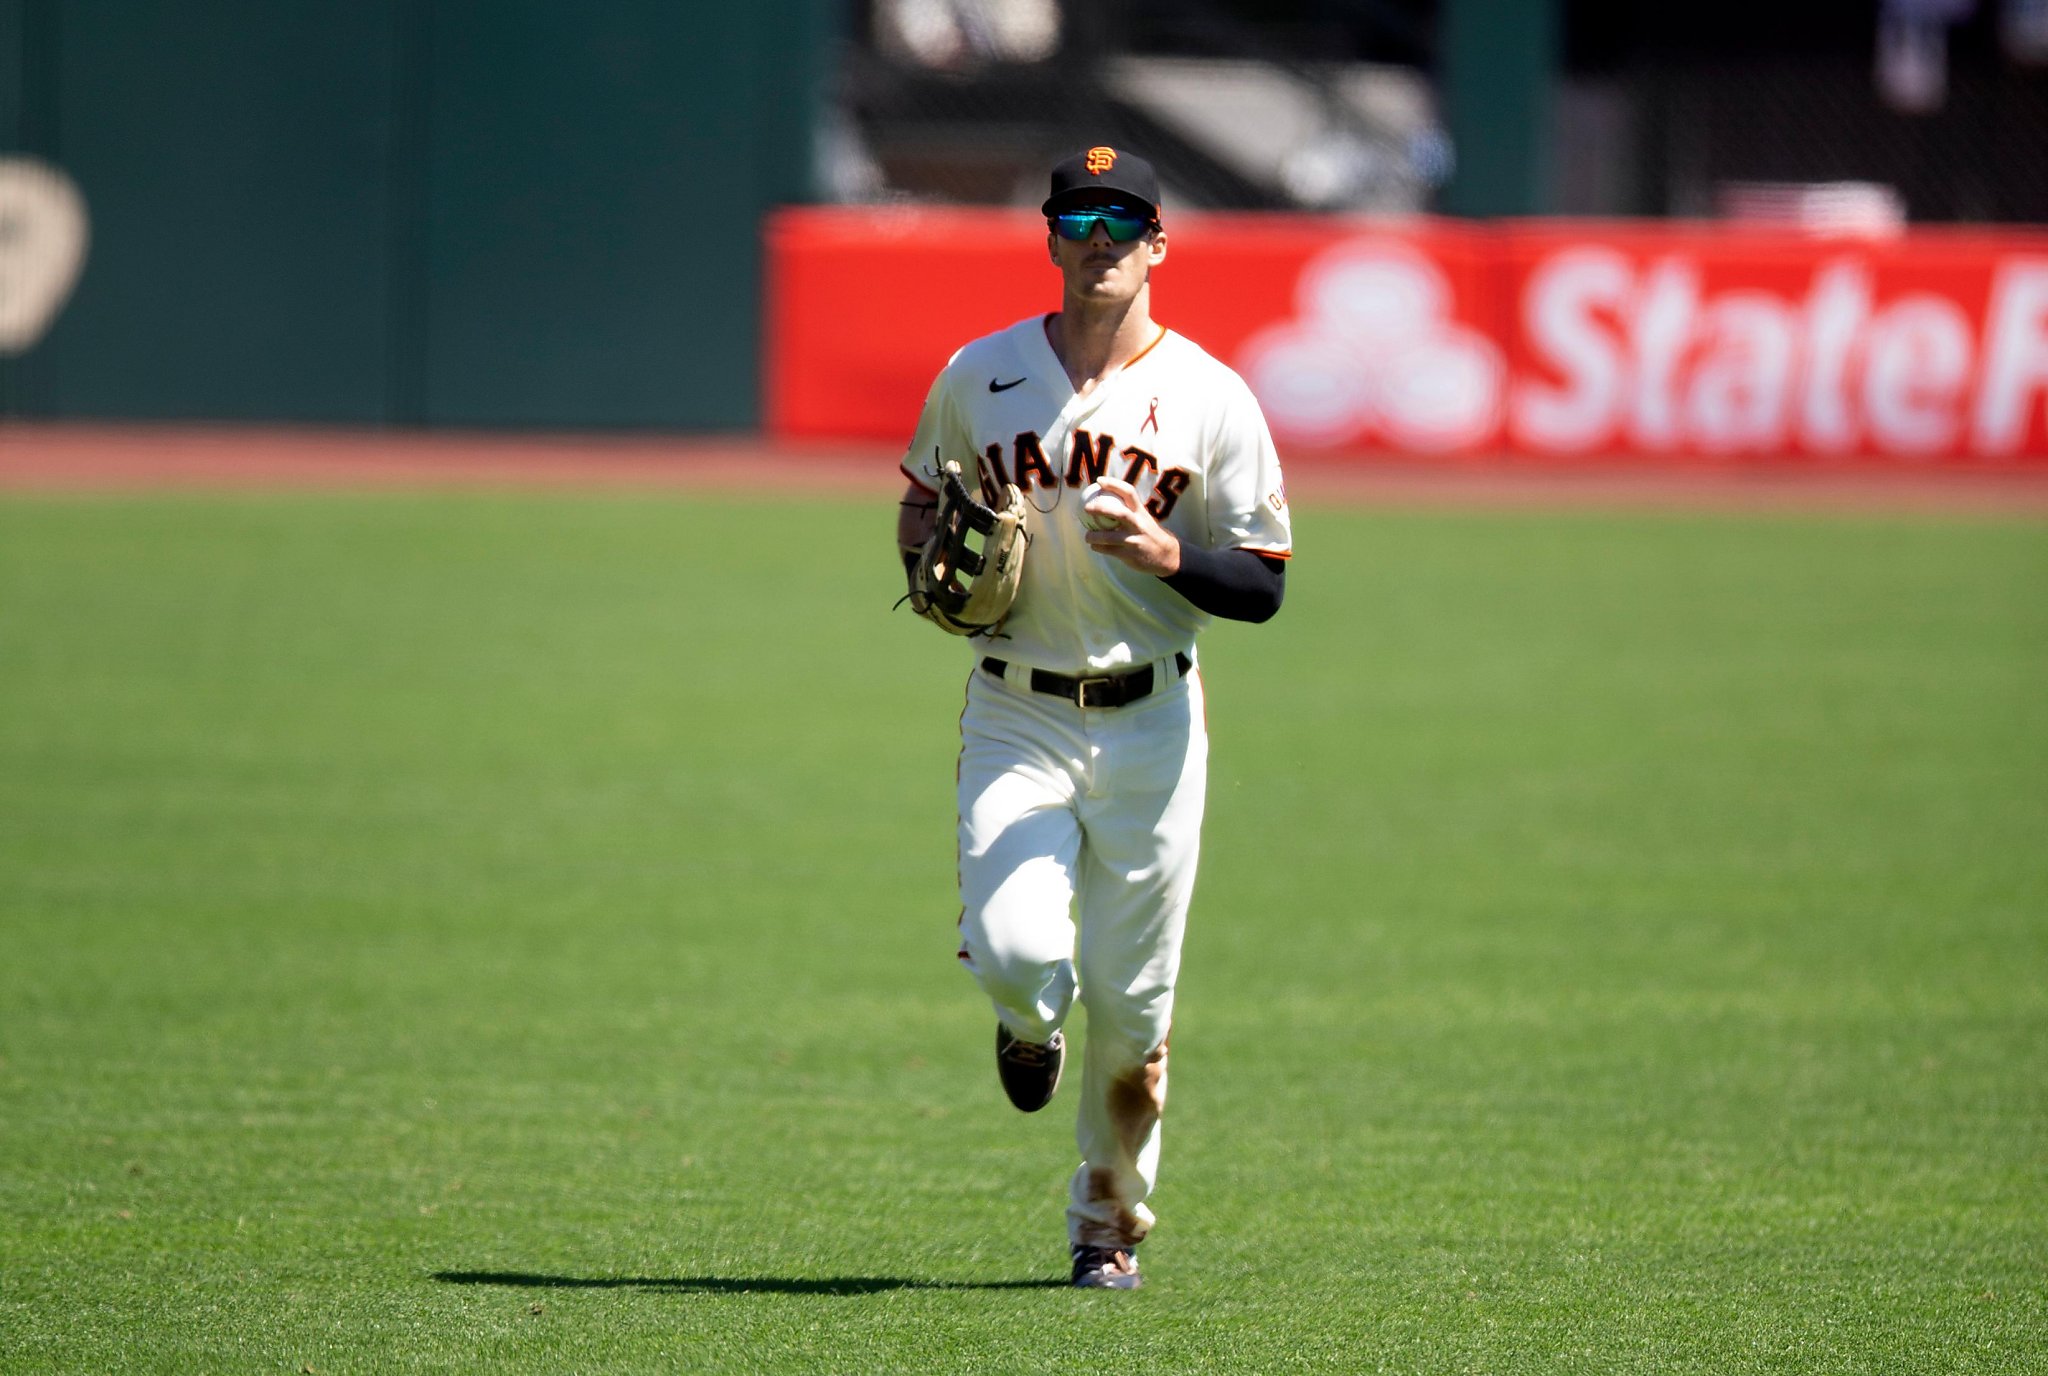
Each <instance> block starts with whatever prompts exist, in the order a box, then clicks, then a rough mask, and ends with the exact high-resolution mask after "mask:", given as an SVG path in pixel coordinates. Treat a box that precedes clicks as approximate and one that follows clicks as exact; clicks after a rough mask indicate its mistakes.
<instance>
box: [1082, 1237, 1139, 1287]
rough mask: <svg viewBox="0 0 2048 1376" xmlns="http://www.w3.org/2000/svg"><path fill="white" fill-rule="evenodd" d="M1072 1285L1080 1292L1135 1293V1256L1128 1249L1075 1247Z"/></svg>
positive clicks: (1136, 1267) (1136, 1282) (1135, 1253)
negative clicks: (1112, 1291)
mask: <svg viewBox="0 0 2048 1376" xmlns="http://www.w3.org/2000/svg"><path fill="white" fill-rule="evenodd" d="M1074 1284H1075V1285H1076V1286H1077V1287H1079V1288H1080V1289H1082V1290H1135V1289H1137V1288H1138V1287H1139V1286H1140V1285H1142V1284H1144V1282H1143V1281H1142V1280H1140V1279H1139V1278H1138V1253H1137V1250H1136V1249H1135V1248H1131V1247H1076V1248H1075V1249H1074Z"/></svg>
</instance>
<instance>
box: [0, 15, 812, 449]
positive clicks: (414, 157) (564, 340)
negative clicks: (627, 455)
mask: <svg viewBox="0 0 2048 1376" xmlns="http://www.w3.org/2000/svg"><path fill="white" fill-rule="evenodd" d="M826 14H827V10H826V8H825V5H824V3H823V0H762V2H761V3H753V4H747V5H722V4H710V3H695V2H693V0H607V2H606V3H605V4H602V5H563V4H560V3H557V2H555V0H547V2H545V3H544V2H543V0H492V2H491V3H485V0H293V3H291V4H277V3H275V0H0V83H4V84H5V86H6V88H7V93H6V94H4V95H0V154H5V153H10V152H24V151H25V152H28V153H32V154H34V155H35V156H38V157H41V158H44V159H46V160H48V161H50V162H53V163H55V164H56V165H57V166H58V167H60V168H62V169H63V170H64V171H65V172H66V173H67V174H69V175H70V176H71V177H72V179H73V180H74V181H76V182H77V184H78V185H79V187H80V189H81V191H82V192H83V193H84V195H85V198H86V201H87V205H88V208H89V211H90V214H91V217H92V247H91V251H90V256H89V258H88V260H87V263H86V267H85V271H84V274H83V276H82V278H81V279H80V281H79V285H78V287H77V290H76V292H75V293H74V295H73V298H72V300H71V301H70V303H69V305H68V306H67V308H66V309H65V311H64V313H63V314H62V315H61V316H60V317H59V319H58V320H57V322H56V324H55V325H54V326H53V327H52V329H51V330H50V332H49V334H48V335H47V336H46V337H45V338H44V339H43V340H42V341H41V342H40V343H39V344H38V345H37V346H36V347H35V348H34V349H32V350H31V351H30V352H29V353H28V354H26V355H24V356H22V357H20V358H17V359H12V360H4V361H0V407H5V408H6V410H7V411H9V412H11V413H13V414H23V415H44V416H79V417H131V418H155V417H163V418H218V419H229V420H285V421H326V422H340V423H365V422H386V421H388V422H398V423H427V424H443V425H479V426H562V427H609V426H629V427H647V428H676V429H694V428H707V427H739V426H749V425H752V424H754V423H756V421H757V419H758V415H759V400H758V394H759V376H758V374H759V364H758V357H757V356H758V353H759V348H760V343H759V323H758V319H757V314H758V302H759V297H760V267H761V250H760V241H759V240H760V234H759V222H760V218H761V215H762V213H763V212H764V211H765V210H766V209H767V208H768V207H770V206H772V205H774V204H777V203H781V202H789V201H800V200H805V199H808V198H809V191H810V182H811V149H810V131H811V130H812V129H813V128H814V127H815V124H816V117H817V113H818V107H819V102H820V100H821V99H822V91H823V82H822V71H821V64H822V60H823V56H824V52H825V44H826V41H827V38H828V37H829V35H828V33H827V23H826V19H825V16H826ZM17 73H18V74H19V76H18V79H10V78H11V77H13V76H14V75H15V74H17Z"/></svg>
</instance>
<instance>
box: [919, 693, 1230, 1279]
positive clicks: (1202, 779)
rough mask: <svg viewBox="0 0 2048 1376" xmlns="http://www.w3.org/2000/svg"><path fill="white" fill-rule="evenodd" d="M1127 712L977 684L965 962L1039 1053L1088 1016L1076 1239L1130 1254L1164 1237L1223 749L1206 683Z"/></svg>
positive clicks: (968, 769)
mask: <svg viewBox="0 0 2048 1376" xmlns="http://www.w3.org/2000/svg"><path fill="white" fill-rule="evenodd" d="M1153 672H1154V676H1155V682H1157V683H1160V684H1162V685H1163V686H1162V687H1159V688H1157V689H1155V690H1154V691H1153V692H1152V693H1151V694H1150V695H1148V696H1146V697H1144V698H1141V699H1139V700H1138V701H1136V702H1132V703H1128V704H1126V705H1124V706H1122V707H1109V708H1082V707H1078V706H1076V705H1075V704H1074V703H1072V702H1069V701H1067V700H1066V699H1064V698H1061V697H1057V696H1054V695H1051V694H1047V693H1039V692H1034V691H1032V689H1031V688H1030V687H1029V686H1028V683H1029V678H1030V670H1029V669H1028V668H1025V667H1024V666H1022V665H1015V664H1013V665H1011V666H1010V668H1009V671H1008V673H1007V675H1006V677H1005V678H1002V679H998V678H997V677H996V676H995V675H993V674H991V673H989V672H987V671H986V670H984V669H982V668H980V667H979V663H978V661H977V667H976V668H975V670H974V672H973V675H972V677H971V678H970V680H969V683H968V687H967V706H966V710H965V711H964V712H963V713H962V714H961V718H960V734H961V748H960V794H959V803H960V900H961V909H962V911H961V918H960V935H961V944H960V959H961V961H962V963H963V964H965V965H966V967H967V969H968V971H969V972H970V973H971V974H973V976H974V978H975V980H976V981H977V982H978V983H979V984H980V985H981V988H982V990H983V992H985V993H986V994H987V995H988V996H989V998H990V1000H991V1001H992V1002H993V1003H994V1004H995V1009H996V1016H997V1017H998V1018H1000V1019H1001V1020H1002V1022H1003V1025H1004V1026H1006V1027H1008V1028H1009V1029H1010V1031H1011V1032H1012V1033H1013V1034H1014V1035H1016V1036H1018V1037H1021V1038H1023V1039H1024V1040H1025V1041H1029V1042H1038V1043H1043V1042H1045V1041H1047V1040H1048V1039H1049V1038H1050V1037H1051V1036H1052V1034H1053V1032H1054V1031H1055V1030H1057V1029H1059V1028H1060V1027H1061V1026H1062V1025H1063V1024H1064V1023H1065V1022H1066V1020H1067V1014H1068V1013H1069V1011H1071V1009H1072V1007H1073V1003H1074V1000H1075V999H1076V998H1077V997H1078V998H1079V999H1080V1002H1081V1006H1082V1007H1084V1008H1086V1009H1087V1010H1088V1022H1087V1036H1086V1039H1085V1042H1086V1045H1085V1050H1084V1054H1083V1062H1082V1070H1081V1087H1080V1097H1081V1104H1080V1114H1079V1123H1078V1126H1077V1128H1076V1132H1075V1136H1076V1140H1077V1142H1078V1143H1079V1145H1080V1149H1081V1165H1080V1168H1079V1169H1078V1170H1076V1171H1075V1172H1074V1180H1073V1186H1072V1190H1071V1200H1072V1202H1071V1203H1070V1204H1069V1206H1068V1209H1067V1232H1068V1237H1069V1240H1070V1241H1071V1242H1073V1243H1075V1244H1088V1245H1091V1246H1101V1247H1116V1246H1123V1247H1132V1246H1136V1245H1137V1243H1138V1242H1139V1241H1140V1240H1141V1239H1142V1238H1143V1237H1144V1236H1145V1234H1146V1232H1147V1231H1149V1230H1150V1228H1151V1227H1152V1224H1153V1221H1154V1219H1153V1215H1152V1212H1151V1210H1150V1209H1148V1208H1146V1207H1145V1200H1146V1197H1147V1196H1149V1195H1150V1194H1151V1193H1152V1188H1153V1186H1154V1184H1155V1183H1156V1182H1157V1180H1158V1176H1159V1119H1160V1114H1161V1111H1162V1110H1163V1109H1164V1108H1165V1105H1166V1055H1167V1052H1166V1041H1167V1032H1168V1029H1169V1027H1170V1026H1171V1024H1172V1021H1173V986H1174V980H1175V978H1176V976H1177V975H1178V974H1179V972H1180V950H1181V935H1182V931H1183V929H1184V927H1185V925H1186V920H1187V909H1188V899H1189V897H1190V896H1191V895H1192V893H1193V891H1194V884H1195V863H1196V859H1197V856H1198V853H1199V851H1200V846H1201V828H1202V807H1203V802H1204V796H1205V792H1206V788H1207V777H1208V757H1209V737H1208V728H1207V723H1206V721H1205V719H1204V709H1203V700H1202V684H1201V675H1200V673H1199V671H1194V672H1191V673H1190V675H1189V677H1187V678H1186V679H1182V678H1180V677H1179V671H1178V669H1177V667H1176V666H1175V665H1174V663H1173V661H1171V660H1167V661H1164V662H1162V663H1159V664H1156V665H1154V666H1153Z"/></svg>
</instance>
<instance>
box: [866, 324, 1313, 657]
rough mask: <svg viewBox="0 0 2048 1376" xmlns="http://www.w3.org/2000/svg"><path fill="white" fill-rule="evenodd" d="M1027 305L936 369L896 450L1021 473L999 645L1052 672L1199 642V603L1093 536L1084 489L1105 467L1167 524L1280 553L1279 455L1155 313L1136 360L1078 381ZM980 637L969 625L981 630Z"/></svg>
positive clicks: (933, 477) (1190, 345)
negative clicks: (1019, 566)
mask: <svg viewBox="0 0 2048 1376" xmlns="http://www.w3.org/2000/svg"><path fill="white" fill-rule="evenodd" d="M1048 319H1049V317H1046V316H1036V315H1034V316H1032V317H1030V318H1029V319H1026V320H1020V321H1019V322H1017V323H1016V324H1015V325H1012V326H1010V327H1009V328H1008V329H1006V330H999V331H997V332H996V333H995V334H991V335H985V336H983V337H982V338H980V339H977V340H975V341H974V342H973V343H971V344H968V345H967V346H966V347H964V348H962V349H961V350H960V351H959V352H958V353H956V354H954V355H953V357H952V359H951V360H950V361H949V362H948V363H947V364H946V367H945V369H944V370H943V371H942V372H941V373H940V374H939V376H938V379H937V381H935V382H934V383H933V384H932V389H931V393H930V395H929V396H928V397H926V399H925V404H924V412H923V414H922V415H921V416H920V417H919V419H918V425H917V434H916V436H915V437H914V438H913V439H912V441H911V444H910V450H909V453H908V454H906V455H905V456H904V459H903V471H904V472H905V474H907V475H908V476H909V477H910V478H911V479H912V480H913V481H915V482H917V483H919V484H921V485H922V486H924V487H927V488H931V489H934V490H936V488H937V486H938V473H939V471H940V465H941V464H943V463H944V462H945V461H947V460H953V461H955V462H957V463H959V465H960V468H961V471H962V472H963V473H967V474H973V473H975V472H977V471H978V472H979V474H980V478H981V483H982V491H983V494H984V495H985V496H987V497H990V498H994V499H999V498H1000V496H1001V494H1002V491H1003V488H1004V485H1005V484H1008V483H1015V484H1016V485H1017V487H1018V488H1019V489H1020V490H1021V491H1022V492H1023V494H1024V500H1025V503H1026V505H1027V507H1028V508H1029V510H1028V511H1027V513H1026V516H1025V524H1026V529H1028V530H1029V531H1030V534H1031V548H1030V552H1029V553H1028V554H1027V555H1026V557H1025V560H1024V578H1023V582H1022V585H1021V586H1020V588H1019V590H1018V593H1017V600H1016V603H1015V605H1014V606H1013V607H1012V608H1011V611H1010V616H1009V619H1008V620H1007V621H1006V622H1004V624H1003V627H1002V632H1001V634H1000V635H999V636H998V637H997V638H996V639H995V641H994V642H993V645H994V647H995V648H994V650H993V652H994V653H997V654H1000V655H1001V656H1002V657H1003V658H1005V659H1008V660H1012V661H1014V662H1016V663H1019V664H1025V665H1030V666H1033V667H1036V668H1041V669H1051V670H1054V671H1057V672H1061V673H1082V672H1089V671H1100V670H1114V669H1120V668H1124V667H1127V666H1130V665H1136V664H1143V663H1147V662H1149V661H1156V660H1162V659H1170V658H1172V656H1173V655H1175V654H1177V653H1185V652H1188V651H1190V650H1192V649H1193V647H1194V642H1195V636H1196V634H1197V633H1199V632H1200V631H1201V630H1202V628H1203V627H1204V626H1206V625H1208V623H1209V619H1210V618H1209V616H1208V614H1207V613H1205V612H1201V611H1198V610H1196V608H1195V607H1194V606H1193V605H1192V604H1191V603H1189V602H1188V601H1187V599H1186V598H1184V597H1182V596H1181V595H1180V594H1179V593H1178V592H1176V591H1174V590H1173V589H1172V588H1170V587H1168V586H1167V585H1166V584H1165V583H1164V582H1162V581H1161V580H1160V579H1158V578H1156V577H1154V576H1152V575H1151V574H1147V573H1141V572H1139V571H1138V570H1136V569H1133V568H1131V567H1129V566H1128V565H1126V564H1124V563H1123V562H1122V561H1121V560H1118V559H1114V558H1111V557H1108V556H1106V555H1103V554H1098V553H1096V552H1095V551H1094V550H1092V549H1090V548H1089V546H1088V543H1087V540H1086V538H1085V536H1086V527H1085V526H1084V525H1083V523H1082V519H1081V517H1082V513H1081V492H1082V489H1084V488H1085V487H1087V486H1088V484H1089V483H1090V482H1092V481H1094V480H1095V479H1097V478H1100V477H1103V476H1105V475H1107V476H1111V477H1116V478H1122V479H1124V480H1125V481H1126V482H1129V483H1130V484H1131V485H1132V486H1133V487H1135V488H1137V489H1138V494H1139V498H1140V500H1141V501H1143V502H1144V503H1145V506H1146V509H1147V510H1149V511H1150V512H1151V513H1152V515H1153V516H1154V517H1155V518H1157V519H1158V521H1159V523H1160V524H1161V525H1163V526H1164V527H1165V528H1166V529H1167V530H1169V531H1171V532H1173V534H1174V535H1175V537H1177V538H1178V539H1180V540H1182V541H1185V542H1187V543H1189V544H1192V545H1196V546H1199V547H1202V548H1206V549H1248V550H1257V551H1259V552H1261V553H1264V554H1270V555H1275V556H1277V557H1280V558H1286V557H1287V556H1288V555H1289V554H1290V553H1291V551H1292V548H1293V539H1292V534H1291V531H1290V529H1289V526H1288V516H1287V496H1286V488H1285V485H1284V483H1283V482H1282V480H1281V476H1280V457H1279V455H1278V453H1277V452H1275V450H1274V448H1273V437H1272V435H1271V433H1270V432H1269V431H1268V430H1267V428H1266V420H1265V417H1264V416H1263V415H1262V414H1261V413H1260V411H1259V404H1258V401H1257V400H1256V399H1255V398H1254V397H1253V396H1252V393H1251V389H1250V388H1248V387H1246V386H1245V384H1244V380H1243V379H1242V378H1240V377H1238V375H1237V374H1236V373H1234V372H1232V371H1231V370H1230V369H1229V368H1228V367H1226V366H1225V365H1224V364H1222V363H1221V362H1219V361H1217V360H1216V359H1214V358H1212V357H1210V356H1209V354H1208V353H1206V352H1204V351H1203V350H1202V348H1201V347H1200V346H1198V345H1196V344H1195V343H1194V342H1193V341H1192V340H1189V339H1187V338H1185V337H1184V336H1182V335H1178V334H1175V333H1174V332H1173V331H1171V330H1167V329H1164V328H1162V329H1161V330H1160V331H1159V335H1158V337H1157V338H1156V339H1155V340H1153V342H1152V343H1151V344H1150V345H1149V346H1147V347H1146V348H1145V349H1143V350H1141V351H1140V352H1139V353H1138V354H1137V355H1136V356H1135V357H1133V358H1132V359H1131V360H1130V362H1128V363H1126V364H1125V365H1124V366H1123V367H1122V368H1121V369H1119V370H1118V371H1117V372H1115V373H1113V374H1112V375H1111V376H1110V377H1108V378H1107V379H1105V380H1104V381H1102V382H1100V383H1098V384H1097V385H1096V386H1095V387H1094V388H1092V389H1091V390H1090V391H1089V393H1088V395H1086V396H1082V395H1079V394H1078V393H1076V392H1075V390H1074V387H1073V385H1072V383H1070V382H1069V381H1068V379H1067V372H1066V369H1065V368H1064V367H1063V366H1062V365H1061V363H1060V360H1059V357H1058V355H1056V354H1055V353H1054V352H1053V348H1052V343H1051V341H1050V340H1049V339H1047V337H1046V333H1045V329H1046V322H1047V320H1048ZM987 644H990V642H988V641H977V645H987Z"/></svg>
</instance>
